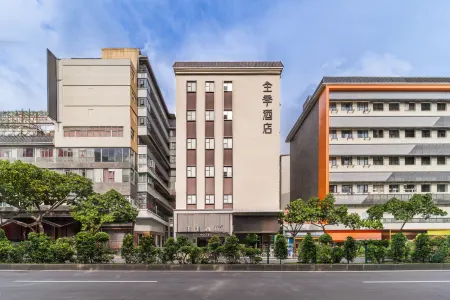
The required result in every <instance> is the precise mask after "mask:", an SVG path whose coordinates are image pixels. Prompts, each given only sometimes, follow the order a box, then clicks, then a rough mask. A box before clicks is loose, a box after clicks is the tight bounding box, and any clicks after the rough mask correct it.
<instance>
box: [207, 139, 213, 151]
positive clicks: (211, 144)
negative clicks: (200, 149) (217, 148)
mask: <svg viewBox="0 0 450 300" xmlns="http://www.w3.org/2000/svg"><path fill="white" fill-rule="evenodd" d="M205 149H208V150H212V149H214V139H205Z"/></svg>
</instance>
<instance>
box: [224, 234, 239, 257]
mask: <svg viewBox="0 0 450 300" xmlns="http://www.w3.org/2000/svg"><path fill="white" fill-rule="evenodd" d="M240 252H241V246H240V245H239V239H238V238H237V237H236V236H235V235H231V236H229V237H227V239H226V240H225V243H224V244H223V255H224V256H225V258H226V260H227V262H228V263H230V264H235V263H238V262H239V259H240V256H241V253H240Z"/></svg>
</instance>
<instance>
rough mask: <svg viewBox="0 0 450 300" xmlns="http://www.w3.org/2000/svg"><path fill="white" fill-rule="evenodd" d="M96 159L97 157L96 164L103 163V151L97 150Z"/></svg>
mask: <svg viewBox="0 0 450 300" xmlns="http://www.w3.org/2000/svg"><path fill="white" fill-rule="evenodd" d="M94 157H95V162H101V161H102V149H100V148H95V150H94Z"/></svg>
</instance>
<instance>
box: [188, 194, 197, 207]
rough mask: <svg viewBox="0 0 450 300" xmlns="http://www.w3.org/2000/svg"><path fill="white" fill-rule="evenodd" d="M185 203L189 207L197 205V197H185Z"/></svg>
mask: <svg viewBox="0 0 450 300" xmlns="http://www.w3.org/2000/svg"><path fill="white" fill-rule="evenodd" d="M186 203H187V204H190V205H194V204H197V195H186Z"/></svg>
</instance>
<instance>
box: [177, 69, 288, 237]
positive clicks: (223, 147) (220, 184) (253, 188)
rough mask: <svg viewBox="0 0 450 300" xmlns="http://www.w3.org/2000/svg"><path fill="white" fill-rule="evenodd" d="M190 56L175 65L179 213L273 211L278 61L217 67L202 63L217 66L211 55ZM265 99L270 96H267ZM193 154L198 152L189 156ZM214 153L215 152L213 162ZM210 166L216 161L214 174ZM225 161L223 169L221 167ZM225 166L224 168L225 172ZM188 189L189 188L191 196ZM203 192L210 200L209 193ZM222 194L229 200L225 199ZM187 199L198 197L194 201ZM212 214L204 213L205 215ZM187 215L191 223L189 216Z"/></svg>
mask: <svg viewBox="0 0 450 300" xmlns="http://www.w3.org/2000/svg"><path fill="white" fill-rule="evenodd" d="M186 64H187V66H186ZM193 64H194V65H192V64H191V65H190V63H175V65H174V70H175V75H176V115H177V126H176V127H177V137H176V146H177V148H176V159H177V162H176V164H177V172H176V177H177V180H176V194H177V199H176V212H177V215H180V214H191V213H192V214H194V213H195V214H196V215H199V214H202V213H208V214H214V213H218V212H220V213H221V214H223V213H225V212H228V213H229V214H230V215H231V214H234V213H237V212H239V213H243V214H246V213H248V214H251V213H256V214H261V213H276V212H278V211H279V210H280V200H279V199H280V181H279V180H280V179H279V174H280V161H279V160H280V147H279V139H280V75H281V70H282V64H281V63H274V65H276V67H265V66H263V65H264V63H261V64H260V65H261V66H260V67H245V66H242V65H241V63H228V64H225V66H220V67H203V66H204V65H205V64H206V65H213V66H214V64H215V63H198V64H199V65H195V63H193ZM219 64H220V63H219ZM256 64H257V65H258V63H256ZM269 64H270V63H269ZM191 83H195V91H193V90H192V88H191V87H190V88H188V85H191ZM265 83H269V84H270V87H269V86H268V88H265V87H264V84H265ZM212 86H213V88H212ZM189 89H190V90H189ZM268 96H270V97H269V98H268ZM188 98H190V99H191V100H189V99H188ZM192 99H195V100H192ZM212 99H213V100H212ZM263 99H270V100H268V101H266V102H267V103H266V102H264V100H263ZM189 101H191V103H190V104H189ZM192 101H193V102H195V105H194V106H195V107H193V106H192V105H193V104H192ZM189 106H190V107H189ZM265 110H266V111H269V110H270V114H269V115H268V112H266V113H264V111H265ZM188 111H190V114H191V112H193V111H195V113H194V114H195V119H194V120H193V119H192V118H193V117H192V115H190V116H189V119H188ZM230 112H231V113H230ZM225 114H226V115H227V117H226V118H225V117H224V115H225ZM211 118H212V119H211ZM264 118H266V120H264ZM265 124H270V126H269V127H270V129H271V130H268V129H266V130H264V128H265V126H266V125H265ZM212 127H214V130H213V133H212V132H211V128H212ZM266 128H267V126H266ZM194 135H195V136H194ZM192 139H194V140H195V141H194V143H195V149H192V144H191V142H192ZM207 139H208V141H207ZM211 139H213V141H214V142H213V144H214V149H211V146H210V144H209V143H211ZM226 139H231V140H232V146H231V148H230V146H228V145H229V140H228V141H225V140H226ZM188 143H189V146H188ZM207 143H208V145H209V146H207ZM188 147H189V148H190V149H188ZM189 151H193V152H189ZM207 152H208V153H207ZM225 152H226V153H225ZM192 154H193V155H195V157H194V158H192ZM211 155H213V156H214V160H213V162H212V161H211V158H210V157H211ZM231 157H232V158H231ZM188 160H191V162H188ZM192 161H195V162H194V165H195V171H194V172H195V175H194V176H195V177H190V178H188V168H190V166H194V165H192ZM210 167H212V168H213V171H212V172H213V175H212V176H211V173H210V172H211V169H210ZM224 167H227V168H228V169H227V170H224ZM207 168H209V169H208V170H207ZM229 168H231V169H229ZM191 171H192V169H191ZM227 171H228V175H227V176H226V177H225V178H224V176H225V173H227ZM230 171H231V173H230ZM207 174H209V175H207ZM189 176H192V174H190V175H189ZM192 182H194V184H193V183H192ZM212 182H213V189H212V188H211V183H212ZM193 191H194V192H193ZM188 196H191V198H189V200H188ZM192 196H194V197H195V198H192ZM211 196H213V199H214V200H213V201H214V203H213V204H211V202H210V201H211V200H210V197H211ZM230 196H231V197H230ZM207 197H208V199H209V202H208V201H207V200H206V198H207ZM224 197H226V198H227V200H224ZM192 199H195V203H193V200H192ZM177 215H176V216H175V223H176V222H177ZM184 218H185V217H183V220H184ZM223 218H224V217H223V216H219V215H217V217H216V220H217V221H218V222H219V220H220V219H223ZM225 218H226V217H225ZM213 219H214V218H213V217H208V220H213ZM232 221H233V220H231V222H232ZM190 222H193V223H192V224H194V223H195V221H192V220H191V221H190ZM199 223H202V224H203V223H204V221H202V220H200V219H199ZM192 224H191V225H192ZM202 226H203V227H204V228H216V227H217V226H222V227H221V228H230V231H232V228H233V226H232V225H231V226H229V225H228V224H203V225H202ZM190 227H191V228H192V226H190ZM194 227H195V226H194ZM203 227H202V228H203ZM199 228H200V227H199ZM178 230H179V231H180V230H181V229H180V228H179V229H178ZM192 231H194V228H192Z"/></svg>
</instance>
